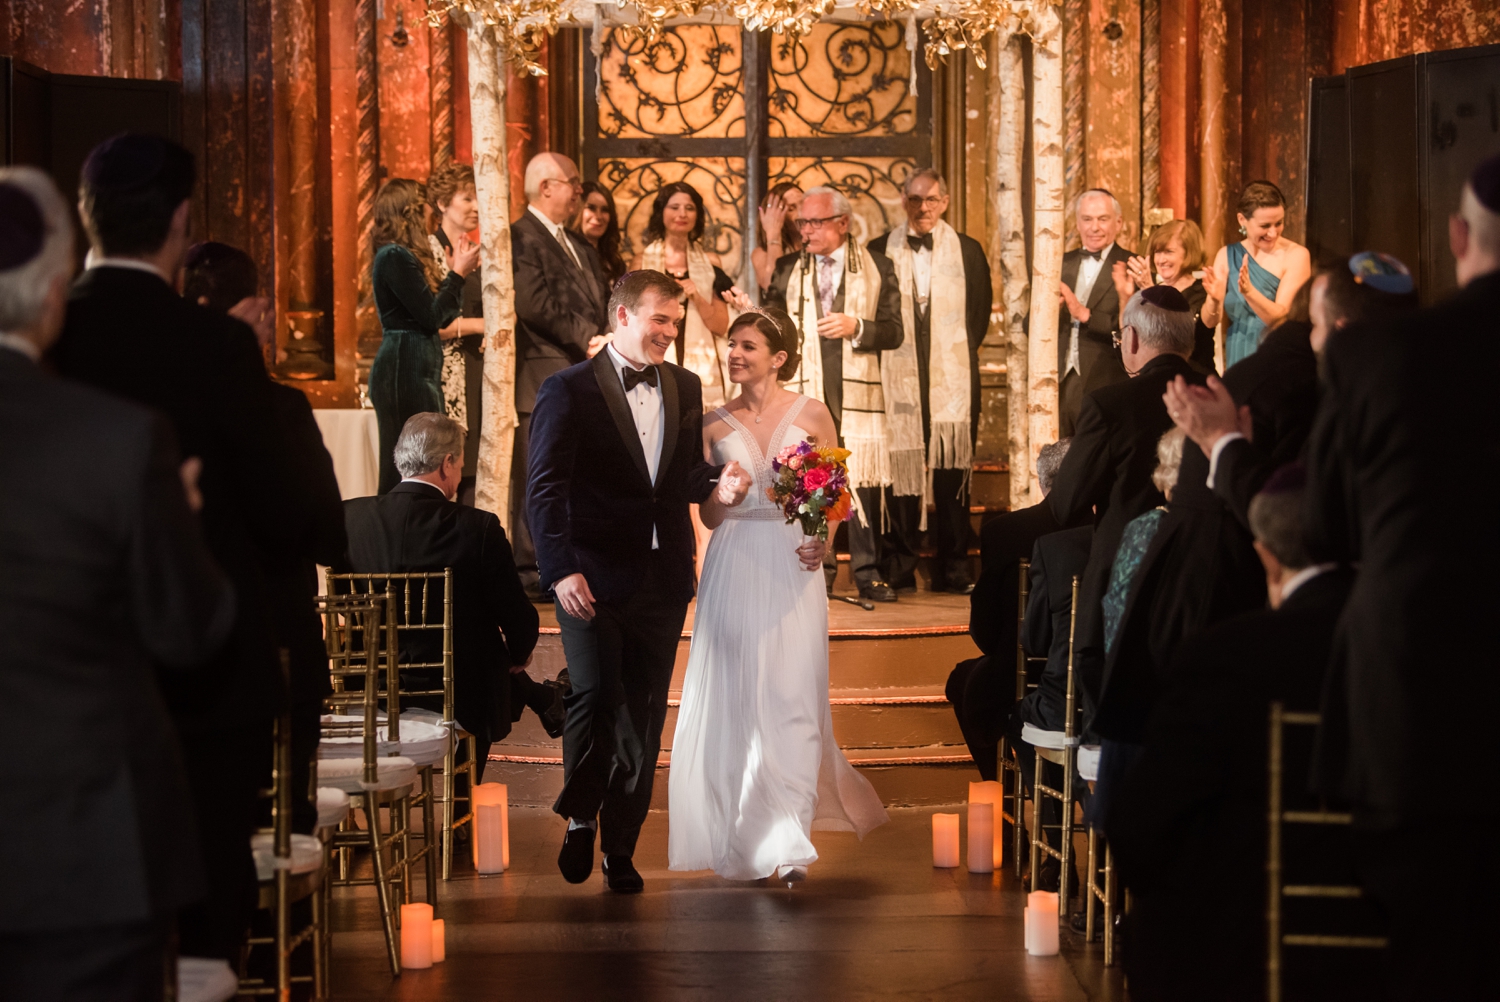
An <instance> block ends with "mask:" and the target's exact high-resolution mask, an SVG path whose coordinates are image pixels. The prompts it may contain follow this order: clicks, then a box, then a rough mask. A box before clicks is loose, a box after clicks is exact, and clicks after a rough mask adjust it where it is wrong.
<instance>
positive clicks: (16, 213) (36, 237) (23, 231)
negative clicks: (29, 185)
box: [0, 181, 47, 271]
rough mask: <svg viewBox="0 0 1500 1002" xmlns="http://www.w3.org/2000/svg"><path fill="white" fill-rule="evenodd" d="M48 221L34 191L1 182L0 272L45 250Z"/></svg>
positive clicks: (24, 262)
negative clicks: (33, 193)
mask: <svg viewBox="0 0 1500 1002" xmlns="http://www.w3.org/2000/svg"><path fill="white" fill-rule="evenodd" d="M46 237H47V223H46V220H44V219H43V218H42V210H41V207H40V206H38V205H37V204H36V199H34V198H32V197H31V192H29V191H27V190H26V189H25V188H22V187H21V186H20V185H17V184H11V183H10V182H9V181H0V271H10V270H11V269H12V268H19V267H21V266H22V265H23V264H26V263H27V262H29V261H31V260H32V259H34V258H35V257H36V256H37V255H38V254H40V253H41V252H42V242H43V241H44V240H45V239H46Z"/></svg>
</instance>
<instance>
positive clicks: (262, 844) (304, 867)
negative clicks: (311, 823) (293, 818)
mask: <svg viewBox="0 0 1500 1002" xmlns="http://www.w3.org/2000/svg"><path fill="white" fill-rule="evenodd" d="M250 853H251V855H253V856H254V857H255V876H256V877H257V878H258V879H259V880H261V881H267V880H271V879H273V878H275V876H276V870H277V864H278V863H283V862H284V861H282V860H278V859H277V858H276V836H274V835H272V834H270V833H269V832H262V833H260V834H257V835H251V836H250ZM322 864H323V843H322V841H321V840H319V839H317V838H314V837H313V836H311V835H293V836H292V858H291V860H290V867H289V868H290V869H291V871H292V872H293V873H311V872H313V871H314V870H316V869H317V868H318V867H319V866H321V865H322Z"/></svg>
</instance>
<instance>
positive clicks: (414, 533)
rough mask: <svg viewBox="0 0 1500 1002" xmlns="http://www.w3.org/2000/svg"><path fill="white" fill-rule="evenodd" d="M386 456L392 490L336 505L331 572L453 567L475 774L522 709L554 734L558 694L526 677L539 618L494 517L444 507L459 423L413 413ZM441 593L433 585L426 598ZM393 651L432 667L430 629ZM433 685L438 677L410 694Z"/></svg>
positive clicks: (437, 657)
mask: <svg viewBox="0 0 1500 1002" xmlns="http://www.w3.org/2000/svg"><path fill="white" fill-rule="evenodd" d="M395 457H396V468H397V470H398V471H399V472H400V473H401V477H402V479H401V482H400V483H399V484H397V485H396V486H395V487H392V488H391V489H390V490H389V491H388V492H387V493H385V494H383V495H381V496H380V497H373V498H350V499H349V500H348V501H345V502H344V518H345V521H346V523H347V525H348V529H349V557H348V559H347V561H343V562H342V563H343V565H344V566H342V567H341V568H340V569H341V570H345V571H353V572H355V573H359V574H382V573H392V574H395V573H406V572H413V571H440V570H442V569H443V568H445V567H452V568H453V593H454V594H453V715H454V717H455V718H457V720H458V725H459V726H460V727H462V728H463V729H464V730H466V731H468V732H469V733H470V734H472V735H474V740H475V742H476V743H477V744H478V748H477V754H478V761H477V762H476V763H475V765H476V767H477V768H478V770H479V773H480V775H481V776H482V775H483V773H484V763H485V759H486V758H487V757H488V755H489V749H490V745H491V744H493V743H494V742H496V741H501V740H503V739H504V738H505V736H506V735H507V734H509V733H510V726H511V724H512V723H514V722H515V721H517V720H519V719H520V718H521V710H522V708H523V707H525V706H530V707H531V708H532V710H534V711H535V712H536V714H537V716H538V717H541V718H542V723H543V725H544V726H546V728H547V731H548V733H549V734H551V735H552V736H553V737H556V736H557V735H558V734H559V733H560V732H561V731H560V725H561V723H562V696H561V687H560V686H558V685H557V684H556V683H542V682H536V681H534V680H533V679H532V678H531V677H530V676H529V675H527V674H526V671H525V668H526V665H527V664H528V663H530V661H531V652H532V651H533V650H534V649H535V648H536V641H537V626H538V622H539V620H538V618H537V612H536V607H535V606H534V605H532V604H531V602H530V600H528V599H527V597H526V593H525V592H524V591H523V590H522V588H521V580H520V577H519V576H518V575H517V574H516V565H515V561H514V559H513V558H512V557H511V551H510V543H509V542H507V541H506V538H505V529H504V528H503V527H501V525H500V520H499V519H498V518H496V517H495V515H494V513H493V512H488V511H483V510H481V509H478V508H470V507H469V506H468V505H461V504H457V503H455V502H454V500H453V499H454V497H455V496H456V495H457V493H458V487H459V483H460V482H461V480H462V479H463V469H464V428H463V426H462V425H460V424H459V423H458V422H457V421H454V420H452V419H451V418H448V417H446V416H444V415H442V414H434V413H423V414H414V415H412V416H411V417H409V418H407V420H406V425H405V427H403V428H402V429H401V437H400V438H399V439H397V441H396V449H395ZM441 593H442V587H441V585H439V586H438V589H437V592H436V593H434V594H436V595H441ZM402 644H403V647H402V652H401V653H402V656H403V657H404V658H406V659H407V660H410V661H416V662H432V661H441V660H442V635H441V632H440V631H430V632H426V631H424V632H422V633H418V632H416V631H408V632H407V633H406V634H404V635H403V638H402ZM428 683H435V684H428ZM441 683H442V679H441V677H440V676H438V677H434V678H433V679H427V680H423V682H422V683H420V684H419V687H420V688H441ZM415 702H420V701H415ZM433 708H434V709H441V706H436V707H433Z"/></svg>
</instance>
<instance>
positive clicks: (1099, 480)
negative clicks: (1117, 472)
mask: <svg viewBox="0 0 1500 1002" xmlns="http://www.w3.org/2000/svg"><path fill="white" fill-rule="evenodd" d="M1109 452H1110V449H1109V428H1108V426H1107V425H1106V424H1105V421H1104V413H1103V412H1102V411H1100V410H1099V405H1098V403H1096V402H1095V400H1094V398H1093V397H1084V398H1083V406H1082V407H1080V408H1079V410H1078V421H1077V424H1076V425H1075V427H1074V431H1073V444H1072V445H1071V446H1069V447H1068V454H1067V455H1066V456H1064V457H1063V462H1062V468H1061V469H1059V470H1058V471H1057V477H1056V478H1055V479H1054V480H1053V482H1052V493H1050V494H1048V495H1047V500H1048V501H1049V502H1051V504H1052V515H1053V517H1054V518H1056V519H1057V521H1058V524H1059V525H1070V526H1071V525H1079V524H1081V523H1082V520H1083V519H1085V518H1087V517H1088V514H1089V510H1090V509H1091V508H1094V509H1096V511H1095V516H1094V517H1095V519H1096V520H1097V519H1098V518H1099V517H1101V516H1102V515H1103V514H1104V509H1105V507H1106V506H1107V505H1108V504H1109V489H1110V486H1111V483H1112V479H1113V475H1114V465H1113V463H1111V461H1110V455H1109Z"/></svg>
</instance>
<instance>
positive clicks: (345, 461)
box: [313, 408, 380, 501]
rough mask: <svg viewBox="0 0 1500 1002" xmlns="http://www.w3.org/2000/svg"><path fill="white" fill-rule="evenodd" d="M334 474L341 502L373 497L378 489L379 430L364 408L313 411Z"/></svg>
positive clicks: (372, 414) (367, 410)
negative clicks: (341, 496)
mask: <svg viewBox="0 0 1500 1002" xmlns="http://www.w3.org/2000/svg"><path fill="white" fill-rule="evenodd" d="M313 417H314V418H316V419H317V421H318V428H319V430H321V431H322V432H323V445H324V447H325V448H326V449H327V450H328V453H329V455H331V456H332V457H333V475H334V476H336V477H337V478H338V481H339V493H340V494H342V495H343V497H344V500H346V501H347V500H348V499H349V498H364V497H370V496H372V495H373V494H374V493H375V492H376V490H378V489H379V487H380V429H379V427H378V426H377V425H376V423H375V412H374V411H373V410H369V409H367V408H328V409H320V408H313Z"/></svg>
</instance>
